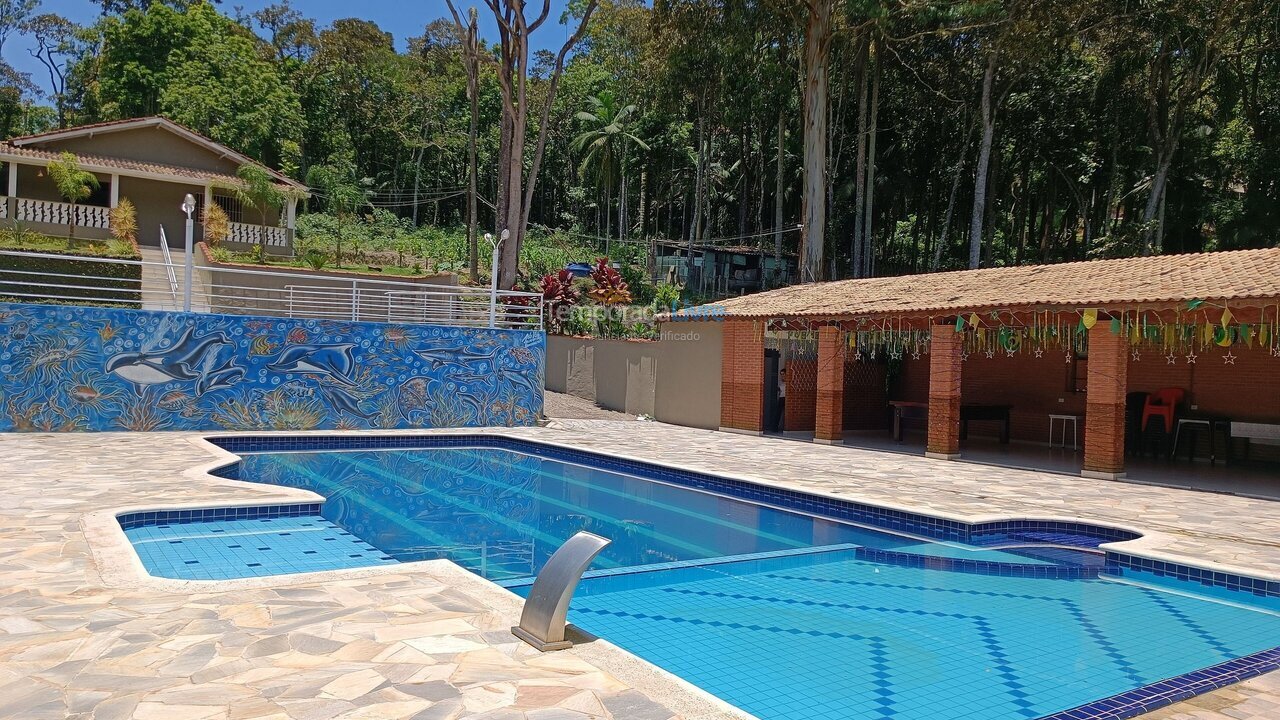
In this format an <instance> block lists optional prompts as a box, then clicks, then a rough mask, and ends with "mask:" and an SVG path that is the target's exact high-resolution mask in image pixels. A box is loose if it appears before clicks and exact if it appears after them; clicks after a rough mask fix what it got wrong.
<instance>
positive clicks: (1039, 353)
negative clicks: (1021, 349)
mask: <svg viewBox="0 0 1280 720" xmlns="http://www.w3.org/2000/svg"><path fill="white" fill-rule="evenodd" d="M1036 357H1044V350H1041V349H1040V348H1036Z"/></svg>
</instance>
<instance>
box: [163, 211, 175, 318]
mask: <svg viewBox="0 0 1280 720" xmlns="http://www.w3.org/2000/svg"><path fill="white" fill-rule="evenodd" d="M160 253H161V254H162V255H164V264H165V266H166V267H165V271H166V272H167V274H168V276H169V293H170V294H171V295H172V296H173V306H174V307H175V308H176V307H178V274H177V273H176V272H174V270H173V255H171V254H169V238H167V237H165V234H164V226H163V225H161V226H160Z"/></svg>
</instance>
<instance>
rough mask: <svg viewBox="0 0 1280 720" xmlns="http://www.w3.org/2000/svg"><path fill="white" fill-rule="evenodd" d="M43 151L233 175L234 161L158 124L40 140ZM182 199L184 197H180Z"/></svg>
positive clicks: (234, 170) (235, 166)
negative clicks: (104, 157) (65, 152)
mask: <svg viewBox="0 0 1280 720" xmlns="http://www.w3.org/2000/svg"><path fill="white" fill-rule="evenodd" d="M38 147H39V148H40V149H42V150H53V151H56V152H61V151H63V150H67V151H70V152H73V153H76V154H77V155H106V156H110V157H121V158H129V159H130V160H139V161H142V162H150V163H157V164H160V165H178V166H180V167H189V168H199V169H201V170H209V171H212V172H219V173H224V174H227V175H234V174H235V173H236V169H237V168H238V167H239V165H237V163H236V162H235V161H234V160H231V159H230V158H225V157H222V156H220V155H219V154H217V153H215V152H213V151H211V150H209V149H207V148H204V147H201V146H200V145H197V144H195V143H193V142H191V141H190V140H187V139H185V138H181V137H179V136H177V135H174V134H173V133H171V132H169V131H168V130H162V129H160V128H158V127H150V128H136V129H133V130H118V131H115V132H109V133H102V134H99V135H93V136H92V137H77V138H68V139H66V140H55V141H50V142H44V143H40V144H39V145H38ZM179 199H181V198H179Z"/></svg>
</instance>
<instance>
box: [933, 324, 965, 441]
mask: <svg viewBox="0 0 1280 720" xmlns="http://www.w3.org/2000/svg"><path fill="white" fill-rule="evenodd" d="M962 352H964V333H958V332H956V331H955V330H954V329H953V328H952V327H951V326H949V325H935V326H934V327H933V336H932V340H931V341H930V343H929V442H928V445H927V446H926V447H925V455H926V456H927V457H931V458H936V459H939V460H954V459H955V458H958V457H960V368H961V365H962V363H961V362H960V354H961V353H962Z"/></svg>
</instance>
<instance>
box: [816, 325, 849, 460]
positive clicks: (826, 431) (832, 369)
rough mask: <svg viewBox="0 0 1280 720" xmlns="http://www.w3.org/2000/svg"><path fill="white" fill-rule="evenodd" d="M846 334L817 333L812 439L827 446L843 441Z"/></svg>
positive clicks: (835, 331) (832, 329)
mask: <svg viewBox="0 0 1280 720" xmlns="http://www.w3.org/2000/svg"><path fill="white" fill-rule="evenodd" d="M844 353H845V343H844V333H843V332H841V331H840V328H838V327H823V328H819V329H818V398H817V406H816V408H815V409H814V420H813V439H814V440H815V441H817V442H820V443H826V444H828V445H832V444H836V443H840V442H842V441H843V440H844Z"/></svg>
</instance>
